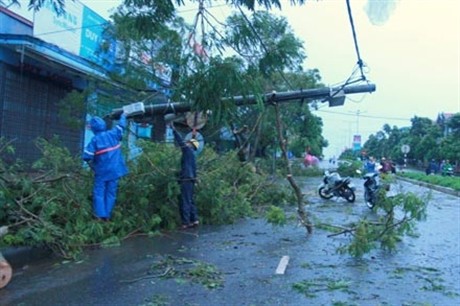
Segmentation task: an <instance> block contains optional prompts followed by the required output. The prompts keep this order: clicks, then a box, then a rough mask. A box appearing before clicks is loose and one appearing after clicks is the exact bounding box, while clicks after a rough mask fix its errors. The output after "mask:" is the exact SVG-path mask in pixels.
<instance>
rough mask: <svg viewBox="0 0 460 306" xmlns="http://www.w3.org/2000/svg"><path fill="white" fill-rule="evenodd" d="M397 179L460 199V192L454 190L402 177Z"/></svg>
mask: <svg viewBox="0 0 460 306" xmlns="http://www.w3.org/2000/svg"><path fill="white" fill-rule="evenodd" d="M396 178H397V179H398V180H401V181H405V182H408V183H411V184H414V185H418V186H422V187H426V188H430V189H433V190H436V191H439V192H443V193H447V194H450V195H453V196H456V197H460V191H457V190H455V189H452V188H448V187H442V186H437V185H433V184H429V183H425V182H421V181H416V180H412V179H408V178H405V177H401V176H397V177H396Z"/></svg>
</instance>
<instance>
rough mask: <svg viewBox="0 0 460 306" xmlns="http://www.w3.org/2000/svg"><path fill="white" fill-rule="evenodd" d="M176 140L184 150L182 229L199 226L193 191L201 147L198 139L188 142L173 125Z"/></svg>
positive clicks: (181, 184)
mask: <svg viewBox="0 0 460 306" xmlns="http://www.w3.org/2000/svg"><path fill="white" fill-rule="evenodd" d="M171 128H172V130H173V134H174V139H175V140H176V142H177V143H178V144H179V146H180V148H181V150H182V158H181V171H180V174H179V183H180V191H181V201H180V217H181V220H182V229H187V228H192V227H195V226H198V224H199V221H198V212H197V209H196V205H195V201H194V200H193V189H194V187H195V182H196V179H197V177H196V159H195V151H196V150H197V149H198V147H199V146H200V144H199V142H198V141H197V140H196V139H193V138H192V139H190V140H188V141H186V142H184V140H183V139H182V137H181V135H180V134H179V133H178V132H177V131H176V129H175V128H174V125H173V124H172V123H171Z"/></svg>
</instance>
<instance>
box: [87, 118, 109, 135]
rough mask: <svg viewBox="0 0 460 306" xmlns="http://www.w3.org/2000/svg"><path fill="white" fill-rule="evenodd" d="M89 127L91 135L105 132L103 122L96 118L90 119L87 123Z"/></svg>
mask: <svg viewBox="0 0 460 306" xmlns="http://www.w3.org/2000/svg"><path fill="white" fill-rule="evenodd" d="M89 125H90V127H91V130H92V131H93V133H97V132H102V131H105V130H106V125H105V121H104V120H102V118H100V117H97V116H95V117H93V118H91V120H90V121H89Z"/></svg>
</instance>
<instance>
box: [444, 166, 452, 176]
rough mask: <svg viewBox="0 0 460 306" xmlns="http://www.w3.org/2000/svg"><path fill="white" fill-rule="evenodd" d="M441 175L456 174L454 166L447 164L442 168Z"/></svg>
mask: <svg viewBox="0 0 460 306" xmlns="http://www.w3.org/2000/svg"><path fill="white" fill-rule="evenodd" d="M441 175H443V176H453V175H454V167H452V166H451V165H447V166H445V167H444V168H443V169H442V172H441Z"/></svg>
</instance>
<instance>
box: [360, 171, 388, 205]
mask: <svg viewBox="0 0 460 306" xmlns="http://www.w3.org/2000/svg"><path fill="white" fill-rule="evenodd" d="M357 172H358V173H359V174H361V171H360V170H357ZM362 178H363V179H364V202H365V203H366V205H367V207H369V208H370V209H372V208H374V206H375V204H376V203H377V201H378V198H379V196H381V195H382V193H381V190H385V191H389V190H390V185H388V184H381V183H380V174H379V173H378V172H370V173H366V174H364V175H363V176H362Z"/></svg>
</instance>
